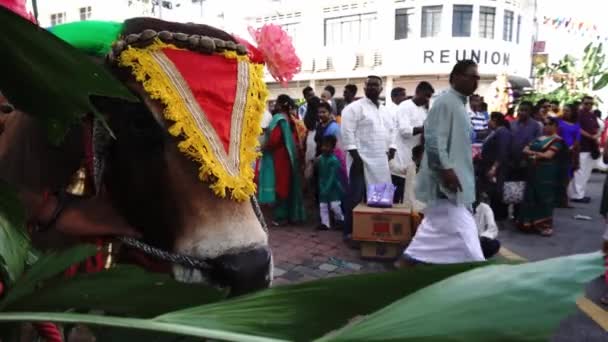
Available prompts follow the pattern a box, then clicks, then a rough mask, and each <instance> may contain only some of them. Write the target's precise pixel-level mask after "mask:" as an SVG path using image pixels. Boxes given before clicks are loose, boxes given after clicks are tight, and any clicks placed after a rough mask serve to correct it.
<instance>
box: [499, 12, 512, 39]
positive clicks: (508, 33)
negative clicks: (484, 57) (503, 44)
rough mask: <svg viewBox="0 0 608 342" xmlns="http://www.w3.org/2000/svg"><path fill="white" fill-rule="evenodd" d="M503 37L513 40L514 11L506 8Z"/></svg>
mask: <svg viewBox="0 0 608 342" xmlns="http://www.w3.org/2000/svg"><path fill="white" fill-rule="evenodd" d="M502 39H503V40H505V41H507V42H512V41H513V11H508V10H505V18H504V26H503V28H502Z"/></svg>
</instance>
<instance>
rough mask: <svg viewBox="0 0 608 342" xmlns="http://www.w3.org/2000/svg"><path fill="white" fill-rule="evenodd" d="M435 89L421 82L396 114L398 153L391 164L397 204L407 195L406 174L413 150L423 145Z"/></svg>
mask: <svg viewBox="0 0 608 342" xmlns="http://www.w3.org/2000/svg"><path fill="white" fill-rule="evenodd" d="M434 93H435V89H433V86H431V84H430V83H428V82H424V81H423V82H420V83H419V84H418V86H417V87H416V94H415V95H414V98H412V99H410V100H407V101H404V102H402V103H401V104H400V105H399V107H398V108H397V112H396V114H395V133H396V134H395V135H396V137H395V145H396V146H397V153H396V154H395V159H394V161H393V162H392V163H391V164H392V165H391V174H392V181H393V184H394V185H395V187H396V190H395V198H394V202H395V203H402V202H403V195H404V193H405V174H403V172H401V171H402V170H406V169H407V168H408V166H409V165H410V164H412V163H413V161H412V152H411V151H412V148H414V146H416V145H420V144H421V143H422V139H421V137H422V132H423V130H424V128H423V125H424V120H426V115H427V112H428V110H427V108H428V105H429V101H430V99H431V97H433V94H434Z"/></svg>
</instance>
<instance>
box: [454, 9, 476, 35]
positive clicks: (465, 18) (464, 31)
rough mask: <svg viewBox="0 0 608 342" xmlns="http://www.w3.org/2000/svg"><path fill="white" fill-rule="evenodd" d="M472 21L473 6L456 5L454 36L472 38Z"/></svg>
mask: <svg viewBox="0 0 608 342" xmlns="http://www.w3.org/2000/svg"><path fill="white" fill-rule="evenodd" d="M472 19H473V6H472V5H454V12H453V13H452V36H453V37H470V36H471V20H472Z"/></svg>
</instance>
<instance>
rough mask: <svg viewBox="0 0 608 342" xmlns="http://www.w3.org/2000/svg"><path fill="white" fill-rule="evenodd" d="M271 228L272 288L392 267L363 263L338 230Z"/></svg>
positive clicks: (389, 264) (383, 263)
mask: <svg viewBox="0 0 608 342" xmlns="http://www.w3.org/2000/svg"><path fill="white" fill-rule="evenodd" d="M269 229H270V247H271V248H272V251H273V257H274V266H275V269H274V281H273V285H281V284H289V283H300V282H304V281H310V280H315V279H319V278H327V277H332V276H337V275H342V274H353V273H363V272H381V271H384V270H387V269H390V267H391V265H392V264H391V263H390V262H378V261H368V260H362V259H361V258H360V256H359V251H358V250H354V249H351V248H349V247H348V246H347V245H346V244H345V243H344V242H342V233H341V232H338V231H318V230H316V229H315V228H312V227H309V226H308V227H307V226H300V227H279V228H272V227H271V228H269Z"/></svg>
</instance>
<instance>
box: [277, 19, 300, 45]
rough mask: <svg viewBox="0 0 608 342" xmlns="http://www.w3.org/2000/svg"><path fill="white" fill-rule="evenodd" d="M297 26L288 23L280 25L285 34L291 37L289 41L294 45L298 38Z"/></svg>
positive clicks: (298, 24)
mask: <svg viewBox="0 0 608 342" xmlns="http://www.w3.org/2000/svg"><path fill="white" fill-rule="evenodd" d="M298 26H300V23H289V24H282V25H281V27H282V28H283V30H285V32H287V34H289V36H290V37H291V41H292V42H293V44H294V45H296V39H297V37H298Z"/></svg>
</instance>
